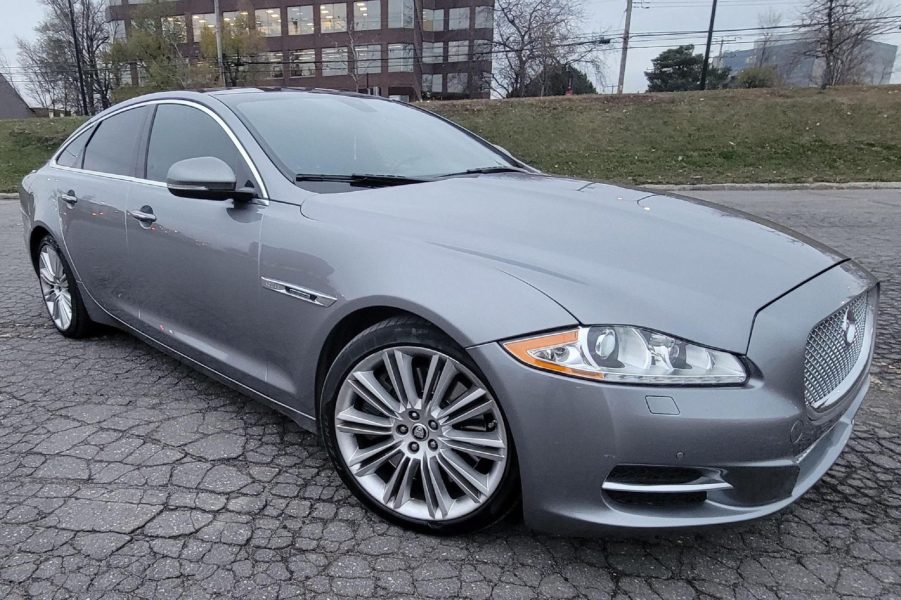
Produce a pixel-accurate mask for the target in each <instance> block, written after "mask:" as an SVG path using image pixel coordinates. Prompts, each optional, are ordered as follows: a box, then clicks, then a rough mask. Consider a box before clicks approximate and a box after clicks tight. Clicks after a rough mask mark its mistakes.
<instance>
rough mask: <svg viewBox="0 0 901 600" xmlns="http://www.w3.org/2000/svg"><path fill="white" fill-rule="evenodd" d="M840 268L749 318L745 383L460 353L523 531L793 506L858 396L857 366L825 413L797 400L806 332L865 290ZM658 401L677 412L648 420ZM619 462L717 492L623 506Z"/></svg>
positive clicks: (863, 382) (719, 518) (721, 517)
mask: <svg viewBox="0 0 901 600" xmlns="http://www.w3.org/2000/svg"><path fill="white" fill-rule="evenodd" d="M850 266H851V265H848V266H846V267H842V266H839V267H835V268H833V269H830V270H829V271H827V272H825V273H824V274H822V275H820V276H819V277H817V278H815V279H813V280H811V281H810V282H808V283H806V284H804V285H803V286H801V287H799V288H797V289H796V290H794V291H792V292H791V293H790V294H788V295H786V296H784V297H782V298H780V299H779V300H777V301H776V302H774V303H772V304H770V305H769V306H767V307H766V308H765V309H763V310H762V311H760V312H759V313H758V315H757V319H756V320H755V326H754V331H753V333H752V336H751V339H750V344H749V347H748V352H747V357H748V359H749V360H750V361H751V362H752V363H753V365H754V368H753V370H752V377H751V379H750V381H749V382H748V383H747V384H745V385H743V386H739V387H719V388H713V387H707V388H704V387H695V388H675V387H669V388H661V387H656V386H624V385H613V384H603V383H597V382H590V381H581V380H578V379H573V378H568V377H563V376H558V375H554V374H551V373H547V372H543V371H539V370H536V369H533V368H531V367H528V366H526V365H523V364H522V363H520V362H518V361H517V360H515V359H514V358H513V357H512V356H510V355H509V354H508V353H507V352H506V351H505V350H504V349H503V348H502V347H501V346H500V345H499V344H484V345H481V346H477V347H474V348H470V349H469V350H470V353H471V355H472V356H473V358H474V359H475V361H476V362H477V363H478V365H479V367H480V368H481V369H482V370H483V372H484V373H485V375H486V376H487V378H488V380H489V381H490V382H491V383H492V385H493V387H494V392H495V394H496V395H497V397H498V398H499V399H500V401H501V405H502V407H503V409H504V412H505V416H506V418H507V421H508V424H509V427H510V429H511V432H512V437H513V440H514V443H515V445H516V452H517V457H518V465H519V469H520V476H521V479H522V492H523V512H524V517H525V520H526V524H527V525H529V526H530V527H533V528H535V529H539V530H543V531H548V532H553V533H558V534H564V535H591V534H593V533H597V532H600V531H603V530H607V529H609V528H615V527H629V528H645V529H655V528H661V529H663V528H678V527H697V526H705V525H715V524H723V523H731V522H736V521H744V520H748V519H754V518H758V517H762V516H765V515H767V514H770V513H773V512H775V511H778V510H780V509H782V508H784V507H785V506H787V505H789V504H791V503H792V502H794V501H795V500H797V499H798V498H799V497H800V496H801V495H803V494H804V493H805V492H806V491H807V490H808V489H810V487H811V486H812V485H813V484H814V483H816V482H817V481H818V480H819V479H820V478H821V477H822V476H823V475H824V474H825V473H826V471H827V470H828V469H829V468H830V467H831V466H832V464H833V463H834V462H835V461H836V460H837V458H838V456H839V454H840V453H841V451H842V449H843V448H844V447H845V445H846V443H847V441H848V439H849V438H850V436H851V431H852V427H853V422H854V415H855V414H856V412H857V410H858V408H859V407H860V404H861V402H862V401H863V399H864V396H865V395H866V392H867V389H868V387H869V376H868V371H869V361H867V365H866V368H864V369H863V370H862V371H861V372H860V373H859V374H858V375H857V376H856V379H855V381H854V382H853V385H851V386H850V388H848V391H847V393H846V394H845V395H844V396H843V397H842V398H841V399H839V400H838V401H837V402H835V403H834V404H832V405H831V406H830V408H829V410H827V411H823V412H815V411H812V410H811V409H810V408H809V407H808V406H807V405H806V404H805V403H804V400H803V357H804V346H805V344H806V339H807V334H808V332H809V331H810V330H811V329H812V328H813V326H814V325H816V324H817V323H818V322H819V321H820V320H821V319H823V318H824V317H825V316H827V315H829V314H830V313H832V312H833V311H835V310H836V309H837V308H838V307H839V306H841V305H842V304H843V302H846V301H847V300H848V299H849V298H853V297H854V296H856V295H858V294H860V293H863V292H864V291H866V290H867V289H869V288H871V287H873V286H874V285H876V282H875V280H873V279H872V277H871V276H869V275H867V274H862V272H861V271H860V270H859V269H857V268H849V267H850ZM676 333H677V332H676ZM870 344H871V345H870V347H869V348H868V349H867V350H866V351H868V352H869V355H870V356H871V355H872V339H871V340H870ZM660 396H664V397H669V398H672V405H674V406H675V407H676V410H675V411H674V410H670V407H671V406H672V405H670V404H667V403H664V404H663V406H664V408H666V410H665V411H664V412H667V413H674V412H675V413H678V414H660V412H661V411H660V405H659V404H658V403H657V402H656V401H655V400H654V397H660ZM649 397H651V398H649ZM652 410H653V411H654V412H652ZM624 466H625V467H630V466H650V467H653V468H664V469H671V470H679V471H684V470H688V471H697V472H699V473H704V474H705V478H706V479H705V481H706V482H708V483H709V482H714V483H718V485H710V486H708V487H709V489H708V490H707V491H704V492H703V493H700V494H694V495H691V496H690V499H691V501H690V502H683V501H682V500H684V499H686V498H689V496H687V495H675V496H674V497H672V501H669V500H670V499H671V497H670V496H667V495H665V494H658V495H647V498H648V499H649V500H652V501H651V502H641V501H638V502H635V501H633V500H632V498H633V496H629V495H628V494H627V495H624V494H621V493H618V492H615V491H611V490H610V489H609V488H610V487H611V486H610V485H609V481H610V477H611V474H612V473H615V471H614V469H617V468H618V467H619V468H623V467H624ZM605 482H608V485H607V486H606V487H607V488H608V489H604V488H605ZM625 496H628V498H627V497H625Z"/></svg>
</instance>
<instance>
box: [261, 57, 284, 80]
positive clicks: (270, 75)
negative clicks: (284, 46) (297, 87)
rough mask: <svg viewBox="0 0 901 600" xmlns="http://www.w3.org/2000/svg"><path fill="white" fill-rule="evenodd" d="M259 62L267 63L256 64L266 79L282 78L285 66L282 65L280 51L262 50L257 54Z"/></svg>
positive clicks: (282, 58)
mask: <svg viewBox="0 0 901 600" xmlns="http://www.w3.org/2000/svg"><path fill="white" fill-rule="evenodd" d="M258 60H259V62H262V63H269V64H268V65H266V64H263V65H258V66H259V67H260V70H259V72H260V73H261V74H262V75H263V77H265V78H267V79H282V78H283V77H284V76H285V67H284V65H282V61H283V60H284V55H283V54H282V53H281V52H263V53H262V54H260V55H259V59H258Z"/></svg>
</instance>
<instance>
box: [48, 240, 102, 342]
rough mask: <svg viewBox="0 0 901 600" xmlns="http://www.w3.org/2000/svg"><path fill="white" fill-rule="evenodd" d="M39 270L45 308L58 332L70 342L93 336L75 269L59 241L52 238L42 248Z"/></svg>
mask: <svg viewBox="0 0 901 600" xmlns="http://www.w3.org/2000/svg"><path fill="white" fill-rule="evenodd" d="M35 268H36V269H37V274H38V281H39V282H40V284H41V296H42V298H43V300H44V306H45V307H46V308H47V312H48V313H49V314H50V319H51V321H53V325H54V326H55V327H56V329H57V331H59V332H60V333H61V334H63V335H64V336H66V337H70V338H80V337H85V336H86V335H87V334H88V333H89V332H90V329H91V326H92V322H91V319H90V317H88V313H87V311H86V310H85V307H84V302H82V299H81V293H80V292H79V289H78V284H77V283H76V281H75V276H74V275H73V273H72V269H71V268H69V264H68V263H67V262H66V259H65V257H64V256H63V254H62V252H61V251H60V249H59V246H58V245H57V243H56V240H54V239H53V238H52V237H50V236H49V235H48V236H45V237H44V238H43V239H42V240H41V242H40V244H39V245H38V251H37V255H36V257H35Z"/></svg>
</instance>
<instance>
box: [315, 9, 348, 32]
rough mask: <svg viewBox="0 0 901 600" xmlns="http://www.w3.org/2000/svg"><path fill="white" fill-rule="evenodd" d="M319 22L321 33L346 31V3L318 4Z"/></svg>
mask: <svg viewBox="0 0 901 600" xmlns="http://www.w3.org/2000/svg"><path fill="white" fill-rule="evenodd" d="M319 23H320V28H321V30H322V33H334V32H338V31H347V5H346V4H343V3H342V4H320V5H319Z"/></svg>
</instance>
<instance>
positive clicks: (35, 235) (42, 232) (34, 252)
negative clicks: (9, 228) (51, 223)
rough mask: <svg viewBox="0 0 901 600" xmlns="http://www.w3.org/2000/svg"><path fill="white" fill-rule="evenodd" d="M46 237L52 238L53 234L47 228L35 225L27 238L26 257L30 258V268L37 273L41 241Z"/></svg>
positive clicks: (38, 224) (39, 224)
mask: <svg viewBox="0 0 901 600" xmlns="http://www.w3.org/2000/svg"><path fill="white" fill-rule="evenodd" d="M48 235H49V236H51V237H53V234H52V233H51V232H50V230H49V229H48V228H47V227H45V226H44V225H43V224H41V223H37V224H35V226H34V227H33V228H32V229H31V233H30V234H29V236H28V256H29V257H30V258H31V266H32V267H34V269H35V271H37V267H38V261H37V258H38V250H39V248H40V245H41V240H42V239H44V238H45V237H46V236H48Z"/></svg>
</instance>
